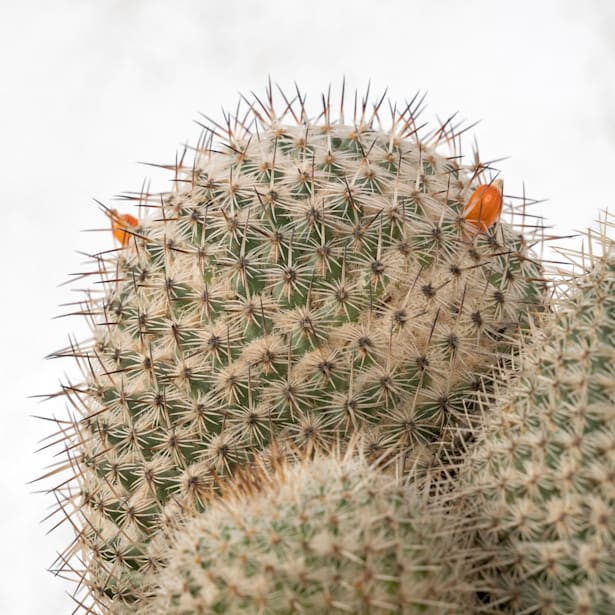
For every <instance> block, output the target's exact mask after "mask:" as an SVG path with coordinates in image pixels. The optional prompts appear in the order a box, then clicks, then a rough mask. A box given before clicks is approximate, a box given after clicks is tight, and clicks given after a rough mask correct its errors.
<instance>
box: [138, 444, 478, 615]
mask: <svg viewBox="0 0 615 615" xmlns="http://www.w3.org/2000/svg"><path fill="white" fill-rule="evenodd" d="M452 545H453V542H452V537H451V532H450V530H447V528H446V523H445V517H444V516H442V515H441V514H440V513H438V512H437V511H433V510H431V511H430V510H428V509H427V506H426V502H425V501H424V498H423V499H422V498H421V497H420V495H419V494H416V493H411V492H410V491H409V490H408V489H407V488H406V489H404V488H403V487H400V486H399V485H398V483H396V482H395V481H393V480H392V479H391V477H389V476H387V475H385V474H383V473H382V472H379V471H377V470H374V469H373V467H370V465H369V464H368V463H366V461H365V460H363V459H360V458H357V457H355V458H350V457H348V458H346V459H342V460H338V459H337V458H336V456H335V455H334V454H333V455H331V456H328V457H316V458H315V459H312V460H307V461H304V462H301V463H298V464H295V465H293V466H290V467H286V468H284V469H283V471H280V470H279V469H278V470H277V471H276V473H275V474H274V475H273V476H272V477H268V478H267V481H266V483H265V485H261V486H259V488H257V489H256V490H254V489H252V490H250V491H249V492H248V493H239V494H238V495H235V494H234V495H231V496H230V497H228V496H227V497H225V498H223V499H220V500H218V501H216V502H213V503H212V505H211V506H210V507H209V508H208V509H207V510H206V511H205V512H204V513H202V514H201V515H199V516H197V517H195V518H193V519H190V520H188V521H186V522H185V524H183V525H182V527H180V529H179V530H178V531H176V532H174V533H172V534H171V535H170V536H169V537H168V538H165V540H159V541H157V543H156V545H155V546H156V548H157V549H158V550H159V551H160V559H161V560H162V561H164V566H163V568H162V569H161V570H160V571H159V572H158V573H157V574H155V575H153V576H152V587H153V592H154V597H153V598H151V599H149V600H146V601H144V606H143V607H142V610H140V611H139V613H142V615H146V614H147V615H149V614H152V615H154V614H160V615H163V614H164V615H167V614H168V615H196V614H197V613H199V614H201V615H208V614H211V615H214V614H216V613H227V614H228V615H234V614H237V615H238V614H241V613H249V614H250V615H256V614H258V613H266V614H268V615H287V614H290V613H305V614H306V615H307V614H313V615H323V614H325V613H331V614H333V613H340V614H341V613H354V614H356V615H360V614H367V613H369V614H371V615H376V614H384V613H399V614H402V613H404V614H410V613H422V614H425V615H427V614H428V613H450V614H451V615H462V614H463V613H468V614H469V613H473V612H474V610H473V609H471V608H470V606H471V605H470V603H469V592H468V591H467V588H466V587H465V586H464V585H463V583H460V579H461V578H462V574H461V568H462V565H463V563H464V562H463V560H462V559H460V558H455V557H454V556H453V549H452Z"/></svg>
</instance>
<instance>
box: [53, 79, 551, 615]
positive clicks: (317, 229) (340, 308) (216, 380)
mask: <svg viewBox="0 0 615 615" xmlns="http://www.w3.org/2000/svg"><path fill="white" fill-rule="evenodd" d="M273 98H274V97H273V94H272V92H271V89H269V91H268V92H267V95H266V97H265V99H264V100H259V99H258V98H255V99H254V100H253V101H249V102H246V101H243V102H245V108H244V109H243V110H241V109H239V108H238V110H237V112H236V114H235V115H228V116H226V117H225V118H224V122H223V124H221V125H220V124H216V123H215V122H210V123H209V124H208V125H207V126H206V127H205V131H204V134H203V137H202V139H201V141H200V142H199V145H198V146H197V147H196V149H195V155H194V161H193V164H191V165H183V164H178V165H177V166H176V167H174V168H173V169H172V170H173V172H174V173H175V177H176V182H175V190H174V191H173V192H172V193H169V194H163V195H140V196H139V197H138V204H139V212H138V216H137V217H135V218H131V217H130V216H121V215H120V214H117V213H116V212H110V215H111V217H112V220H113V230H114V234H115V235H116V237H117V238H118V239H119V240H120V241H121V243H122V244H123V246H122V248H121V249H119V250H116V251H114V252H110V253H104V254H101V255H99V256H98V257H97V261H96V262H97V268H98V270H99V271H100V273H99V275H98V279H97V280H96V282H97V288H102V289H103V292H102V295H101V296H100V298H96V299H92V298H90V296H89V295H88V298H87V300H86V305H85V308H84V312H85V314H86V315H87V316H88V318H89V319H91V320H92V321H93V323H94V324H93V327H92V330H93V337H94V342H93V343H92V344H91V345H83V346H82V347H74V346H71V348H69V349H67V350H66V351H63V352H59V353H58V355H61V356H64V355H72V356H74V357H76V358H77V360H78V361H79V362H80V364H81V366H82V368H83V376H84V381H83V382H82V383H77V384H73V383H70V384H67V385H66V386H65V392H66V394H67V395H68V398H69V400H70V404H71V406H72V407H73V408H74V411H75V413H76V416H75V418H74V420H73V421H72V424H71V425H70V426H69V427H67V426H66V425H65V424H64V423H60V426H61V431H62V436H63V438H64V439H65V442H64V446H65V449H66V460H67V461H66V466H67V468H69V472H70V473H72V474H71V475H70V476H69V478H68V479H66V480H65V481H63V482H62V483H61V484H60V485H59V486H58V487H56V488H55V489H54V491H55V495H56V497H57V498H58V499H59V501H60V502H61V507H62V510H63V511H64V512H65V514H66V515H67V517H70V519H71V524H73V525H74V527H75V529H76V532H77V538H76V541H75V544H74V545H73V546H71V547H70V549H69V550H68V551H67V553H66V554H65V555H64V556H63V559H62V563H61V566H60V568H61V569H62V570H63V571H64V570H71V571H75V572H76V573H77V577H78V578H79V580H80V583H81V587H82V588H86V589H84V590H83V589H82V590H80V591H83V592H85V593H87V594H88V595H87V596H85V597H83V599H82V600H83V602H84V603H90V602H93V603H96V604H99V605H100V606H101V608H110V609H115V610H118V609H120V608H121V606H122V605H124V606H126V608H127V609H130V605H131V604H132V603H133V601H134V600H135V599H136V598H138V595H139V586H140V583H141V580H140V579H141V576H142V574H143V573H144V572H146V571H147V570H148V567H149V566H150V565H151V562H150V561H149V560H148V558H147V556H145V554H144V553H145V547H146V545H147V544H148V542H149V541H150V539H151V538H152V537H153V536H155V535H156V534H157V533H158V532H159V531H160V530H161V528H164V527H165V526H166V525H167V524H168V522H169V516H172V515H175V514H178V511H179V512H180V513H181V514H183V513H186V514H192V513H193V512H195V511H200V510H202V509H204V508H205V506H206V502H207V500H208V499H209V498H211V497H212V496H213V495H214V493H215V490H216V485H217V484H218V481H220V480H224V478H225V477H226V476H228V475H230V474H232V472H233V470H234V469H235V468H237V467H242V466H244V465H245V464H248V463H250V461H251V460H252V458H253V455H254V454H255V453H256V452H258V451H262V450H265V449H267V447H269V446H270V445H271V444H275V446H276V447H277V448H278V449H284V448H285V446H288V447H290V448H292V449H299V450H307V451H314V450H317V449H322V450H327V448H328V447H330V446H331V445H333V444H336V443H338V442H340V441H344V440H346V439H348V438H349V437H350V436H351V435H352V434H356V433H361V434H363V438H364V446H365V449H366V454H367V455H368V456H369V457H370V458H372V459H375V458H386V459H387V460H388V463H389V464H390V466H391V467H392V468H394V469H395V470H396V471H397V472H398V473H404V472H406V471H407V470H408V469H409V468H416V467H417V466H421V465H422V464H427V465H428V464H429V460H430V459H431V457H432V456H433V455H434V454H436V453H437V452H438V451H440V450H441V449H444V450H449V449H450V447H451V446H453V445H454V440H455V438H454V436H455V435H456V434H457V433H458V432H459V430H461V429H463V428H465V427H467V426H468V425H469V422H470V420H471V417H472V413H473V408H474V403H475V402H474V392H475V391H476V390H477V389H478V388H480V387H481V386H483V384H481V375H483V374H486V373H487V372H488V371H489V369H490V368H491V367H492V366H493V365H495V364H497V363H498V361H500V360H501V359H502V358H505V357H507V356H508V355H510V353H511V349H512V348H513V347H514V344H515V340H516V339H517V338H518V336H519V334H520V332H521V331H523V330H525V329H526V328H527V327H528V324H529V320H530V315H531V313H532V312H533V311H534V310H536V309H539V308H540V305H541V304H542V301H543V282H542V280H541V275H542V274H541V269H540V266H539V265H537V264H536V262H535V260H533V258H532V255H531V253H530V252H529V248H528V245H529V244H530V243H531V242H532V241H533V235H532V233H533V230H534V228H535V227H533V226H532V225H530V224H528V225H526V224H525V210H524V208H523V211H522V212H520V214H519V221H520V225H518V226H517V227H516V228H515V227H513V226H511V225H510V224H508V223H505V222H503V221H499V220H498V217H499V209H500V207H501V183H500V182H497V181H496V182H492V181H491V180H490V178H489V177H488V176H487V175H488V174H489V173H490V169H489V167H488V165H486V164H483V163H481V162H479V161H478V157H477V156H476V158H475V162H474V163H473V164H471V165H469V166H464V164H463V160H462V155H461V151H460V145H459V141H460V134H461V132H462V131H460V132H456V127H454V126H453V125H452V122H446V123H445V124H443V125H440V126H439V127H438V128H436V129H435V130H433V131H432V132H427V131H426V130H424V129H423V128H422V126H419V124H418V119H417V118H418V115H419V112H420V111H421V109H420V107H421V105H422V100H419V99H418V98H416V97H415V99H413V100H412V101H411V102H410V103H409V104H407V105H405V106H403V107H401V108H399V109H398V108H397V107H396V106H394V105H389V110H390V113H389V114H388V116H387V119H386V121H384V120H382V121H381V118H382V117H383V116H384V115H385V111H384V109H385V102H384V98H382V99H380V100H378V101H376V103H375V104H371V103H369V102H368V99H367V97H366V98H365V99H363V100H358V99H357V97H356V96H355V98H354V101H353V102H352V103H351V105H350V106H351V107H352V109H353V111H352V113H350V114H349V113H348V101H345V100H344V96H343V94H342V97H341V99H340V101H339V102H337V103H333V102H332V101H331V99H330V96H329V95H326V96H324V97H323V102H322V108H321V110H320V113H319V114H317V117H316V118H315V119H309V117H308V111H307V108H306V106H305V99H304V98H303V97H302V96H301V95H300V94H297V96H296V97H295V98H294V99H293V100H290V101H289V100H288V99H287V98H286V97H285V96H284V94H282V93H280V98H281V103H280V106H279V107H277V108H276V106H275V105H274V103H273ZM337 109H339V111H338V115H337V117H335V113H336V110H337ZM443 148H448V150H447V151H446V152H445V153H442V152H441V151H440V150H441V149H443ZM477 189H479V192H476V190H477ZM524 205H525V203H524ZM513 213H514V212H513ZM137 218H138V220H137ZM524 226H525V227H527V228H525V230H526V231H528V232H529V233H530V236H529V237H523V236H522V235H521V234H520V231H521V230H523V227H524ZM171 511H172V512H171ZM182 511H183V512H182Z"/></svg>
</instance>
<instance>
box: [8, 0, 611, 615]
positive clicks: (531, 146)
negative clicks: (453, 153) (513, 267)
mask: <svg viewBox="0 0 615 615" xmlns="http://www.w3.org/2000/svg"><path fill="white" fill-rule="evenodd" d="M614 6H615V3H613V2H609V1H608V0H605V1H604V2H597V1H594V2H592V1H586V2H572V1H571V2H567V1H566V0H561V1H559V2H558V1H554V0H542V1H536V0H533V1H527V0H517V1H516V2H496V1H494V0H486V1H471V0H464V1H459V2H455V1H453V0H448V1H445V0H440V1H431V2H429V1H427V0H421V1H420V2H419V1H418V0H388V1H387V0H371V1H370V2H368V1H363V0H341V1H340V0H337V1H336V0H326V1H323V0H310V1H304V2H302V1H296V0H283V1H280V0H275V1H274V0H269V1H266V0H258V1H252V2H251V1H249V0H243V1H240V0H224V1H219V0H211V1H207V0H202V1H198V0H174V1H171V0H167V1H162V0H160V1H157V0H149V1H145V0H143V1H138V0H117V1H112V0H99V1H93V0H91V1H88V0H54V1H53V2H49V1H44V0H40V1H39V2H34V1H31V0H30V1H28V0H25V1H10V0H0V52H1V53H0V229H1V231H2V236H1V237H2V240H1V241H0V257H1V260H0V263H1V264H0V267H1V268H0V310H1V311H2V317H1V318H0V386H1V390H2V395H1V397H0V412H1V413H2V414H1V416H2V422H1V423H0V467H1V468H2V470H1V471H0V536H1V538H0V550H1V552H2V556H1V557H0V613H2V614H3V615H4V614H13V613H15V614H22V613H24V614H39V613H41V614H56V613H57V614H61V613H70V612H71V611H72V609H73V607H74V605H73V604H72V603H71V600H70V598H69V595H68V592H70V589H71V587H70V585H69V584H67V583H66V582H63V581H62V580H61V579H54V578H53V577H52V575H50V574H49V573H48V572H46V570H45V569H46V568H47V567H49V566H50V564H51V562H52V561H53V559H54V557H55V553H56V552H58V551H61V550H62V549H63V548H64V546H65V545H66V544H68V542H69V541H70V539H71V536H70V532H69V530H68V528H64V529H62V528H60V529H58V530H55V531H54V532H52V533H51V534H50V535H49V536H46V531H47V530H48V529H50V527H51V523H49V522H47V523H44V524H41V523H40V520H41V518H42V517H43V516H44V515H45V514H46V512H47V509H48V508H51V507H52V506H53V499H52V498H51V497H43V496H40V495H39V496H35V495H31V492H32V491H34V490H36V489H38V488H40V485H36V484H34V485H26V482H27V481H29V480H31V479H33V478H35V477H36V476H37V475H39V474H41V473H42V472H43V469H44V468H45V467H46V466H47V465H48V464H49V463H51V462H52V459H51V458H50V456H49V455H48V454H46V453H38V454H34V450H35V448H37V446H38V444H37V442H38V441H39V440H40V439H41V438H43V437H45V436H49V435H50V434H51V432H52V425H51V424H50V423H44V422H43V421H39V420H34V419H32V418H30V415H32V414H38V415H44V416H48V417H49V416H51V415H58V416H61V415H62V414H63V413H64V412H65V408H64V402H63V401H60V400H55V401H49V402H44V403H39V402H38V401H37V400H36V399H32V398H29V397H28V396H32V395H36V394H42V393H49V392H53V391H55V390H57V389H58V386H59V381H60V380H64V378H65V374H66V375H68V376H71V375H72V376H76V369H75V366H74V365H73V364H72V363H71V362H70V361H65V362H62V361H44V360H43V357H44V356H45V355H46V354H48V353H50V352H52V351H54V350H56V349H57V348H59V347H61V346H64V345H66V343H67V341H68V336H69V334H74V335H75V336H76V337H77V338H83V337H84V336H86V335H87V331H86V329H85V327H84V323H83V322H81V321H80V320H79V319H58V320H52V317H54V316H56V315H59V314H62V313H63V312H65V311H66V309H67V308H59V307H58V306H59V304H62V303H68V302H70V301H73V300H76V299H78V298H79V295H78V294H76V293H75V291H74V290H71V287H70V286H58V285H59V284H60V283H61V282H64V281H66V280H67V279H68V277H69V274H70V273H73V272H79V271H82V270H83V269H84V267H85V265H84V264H83V263H84V261H85V259H84V257H83V256H81V255H80V254H79V253H78V252H79V251H81V252H90V253H91V252H95V251H97V250H103V249H107V248H111V247H112V246H113V243H112V239H111V236H110V234H109V232H108V231H106V230H105V231H103V232H82V229H97V228H98V229H101V228H105V227H106V226H107V223H106V220H105V219H104V216H103V215H102V214H101V213H100V210H99V208H98V207H97V205H96V204H95V203H94V201H93V199H94V198H96V199H99V200H101V201H103V202H104V203H106V204H108V205H111V206H113V205H114V202H113V200H112V199H113V196H114V195H116V194H118V193H120V192H123V191H127V190H139V189H140V187H141V184H142V181H143V179H144V178H146V177H148V176H149V177H151V178H152V180H153V187H154V188H157V189H164V188H165V187H166V186H168V183H167V181H168V179H170V178H169V177H167V176H165V175H164V174H159V173H158V174H157V173H155V172H154V170H153V169H151V168H149V167H144V166H139V165H137V164H135V163H136V161H148V162H163V163H164V162H172V161H173V160H174V158H175V152H176V151H177V150H178V149H181V146H182V144H183V143H185V142H192V143H194V142H195V141H196V139H197V138H198V135H199V128H198V126H197V125H196V124H195V123H194V122H193V120H195V119H198V113H199V112H203V113H204V114H206V115H209V116H212V117H214V118H218V119H220V118H221V107H224V108H226V109H232V108H233V107H234V105H235V103H236V101H237V97H238V92H239V91H241V92H249V91H250V90H255V91H256V92H258V93H262V92H263V91H264V87H265V84H266V79H267V76H268V75H271V77H272V79H273V80H274V81H277V82H279V83H280V84H281V85H282V86H283V87H284V88H289V89H290V88H292V87H293V82H294V81H297V82H298V84H299V86H300V88H301V90H303V91H304V92H306V93H307V94H308V100H312V101H313V102H316V101H318V98H319V94H320V92H321V91H322V90H323V89H326V87H327V86H328V85H329V83H332V84H333V85H334V87H337V86H339V84H340V82H341V79H342V76H343V75H345V76H346V79H347V82H348V84H349V85H350V86H351V87H358V88H359V89H363V88H364V87H365V86H366V84H367V82H368V80H369V79H371V82H372V89H373V91H374V93H375V95H376V94H377V93H378V92H380V91H382V90H383V89H384V88H385V87H388V88H389V95H390V97H391V98H392V99H393V100H396V101H398V102H400V103H403V102H404V101H405V100H409V99H410V98H411V97H412V95H413V94H414V93H415V92H416V91H417V90H421V91H427V92H428V98H427V101H428V104H429V107H428V110H427V113H426V115H425V118H427V119H430V118H434V117H435V116H436V115H437V116H439V117H440V118H446V117H448V116H449V115H451V114H452V113H454V112H455V111H459V115H460V117H461V118H466V119H467V120H468V122H471V121H475V120H482V122H481V123H480V124H479V125H478V126H477V127H476V128H474V129H473V130H472V131H470V133H469V135H468V139H467V140H466V151H467V152H469V151H470V150H471V145H472V139H473V138H474V137H475V138H476V139H477V141H478V143H479V145H480V151H481V155H482V156H483V158H486V159H493V158H500V157H509V158H508V159H506V160H505V161H503V162H501V163H500V164H499V167H500V168H501V169H502V176H503V177H504V179H505V192H506V193H508V194H511V195H519V194H521V193H522V191H523V185H524V182H525V189H526V192H527V194H528V195H530V196H532V197H534V198H538V199H548V200H547V201H546V202H544V203H541V204H539V205H536V206H534V208H533V213H536V214H541V215H543V216H545V218H546V219H547V221H548V223H549V224H553V225H555V228H556V231H557V232H559V233H569V232H570V231H571V230H572V229H578V228H582V227H584V226H586V225H588V224H590V223H591V221H592V220H593V219H594V218H595V217H596V215H597V212H598V210H599V209H600V208H604V207H607V206H609V205H610V206H611V209H613V208H614V207H613V196H612V177H613V169H614V168H615V104H614V102H615V81H614V80H613V75H615V47H614V46H613V45H614V43H613V41H614V40H615V10H614V8H613V7H614ZM577 242H578V240H577ZM89 283H90V282H86V284H89ZM77 286H78V285H77Z"/></svg>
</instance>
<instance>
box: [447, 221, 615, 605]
mask: <svg viewBox="0 0 615 615" xmlns="http://www.w3.org/2000/svg"><path fill="white" fill-rule="evenodd" d="M597 238H598V239H599V240H600V241H596V239H597ZM590 240H593V243H594V250H596V248H598V247H600V248H601V249H600V250H598V254H596V255H594V256H592V257H591V258H590V259H589V260H588V261H586V262H585V267H586V268H587V270H586V271H584V272H582V273H580V274H579V275H577V276H576V277H575V278H574V279H573V280H572V281H571V282H569V284H568V289H567V296H566V297H565V298H564V299H563V300H562V301H561V303H560V305H559V306H558V308H557V314H556V316H555V317H554V319H553V322H551V323H550V324H549V326H547V327H545V329H544V330H543V331H541V332H540V335H538V336H537V338H538V339H537V340H536V341H535V343H534V344H533V345H531V346H529V347H528V348H527V350H526V352H524V353H523V355H522V361H521V364H520V366H518V370H517V374H516V379H515V380H514V383H513V385H512V386H511V385H510V383H502V386H501V387H500V388H499V390H497V391H496V395H495V400H496V401H495V408H494V409H491V410H490V411H489V412H486V413H485V424H484V426H483V429H482V431H481V432H478V433H480V437H479V440H478V442H477V445H476V446H475V447H474V449H473V452H472V455H470V456H469V457H468V459H467V460H466V462H465V463H464V465H463V466H462V468H461V470H460V473H459V476H458V480H459V483H460V484H459V485H458V486H457V489H458V491H459V501H461V502H463V504H464V507H465V509H466V510H465V511H464V512H465V514H466V515H467V516H468V518H469V519H470V520H471V521H470V523H471V525H472V526H473V529H474V530H475V531H476V534H477V540H478V543H479V545H480V548H481V550H482V551H483V553H484V555H485V557H486V560H485V564H484V566H482V567H481V568H480V574H478V575H477V578H476V579H475V580H474V582H475V583H476V585H477V587H480V588H482V590H483V592H484V594H483V597H484V599H485V602H486V603H487V605H488V606H489V607H491V609H495V607H498V611H502V612H508V613H596V614H603V615H607V614H608V613H614V612H615V249H613V243H612V242H611V241H610V240H609V239H608V238H607V236H606V232H605V230H604V231H603V232H601V233H600V234H598V235H597V236H594V237H592V236H591V235H590ZM600 253H601V254H600ZM509 376H510V374H509Z"/></svg>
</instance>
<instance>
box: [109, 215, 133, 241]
mask: <svg viewBox="0 0 615 615" xmlns="http://www.w3.org/2000/svg"><path fill="white" fill-rule="evenodd" d="M110 217H111V230H112V231H113V236H114V237H115V238H116V239H117V240H118V241H119V242H120V244H121V245H122V246H123V247H125V246H127V245H128V243H129V242H130V237H131V233H129V232H128V231H127V230H126V229H128V228H130V227H132V228H136V227H137V226H138V225H139V221H138V220H137V219H136V218H135V217H134V216H131V215H130V214H119V213H117V211H115V210H113V211H112V212H111V215H110Z"/></svg>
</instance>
